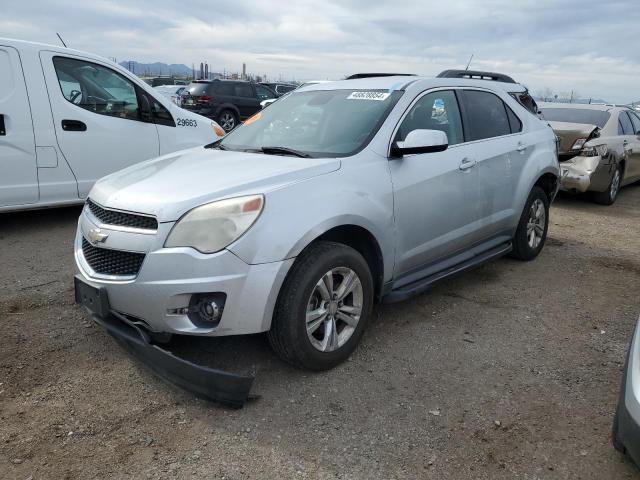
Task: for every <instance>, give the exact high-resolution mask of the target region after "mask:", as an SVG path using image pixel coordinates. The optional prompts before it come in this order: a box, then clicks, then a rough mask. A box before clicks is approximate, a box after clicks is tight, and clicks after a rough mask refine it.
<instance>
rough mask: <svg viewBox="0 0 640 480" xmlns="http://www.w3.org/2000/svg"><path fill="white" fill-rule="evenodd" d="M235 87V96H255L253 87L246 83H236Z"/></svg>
mask: <svg viewBox="0 0 640 480" xmlns="http://www.w3.org/2000/svg"><path fill="white" fill-rule="evenodd" d="M235 88H236V96H238V97H249V98H255V95H254V93H253V89H252V88H251V85H249V84H248V83H236V84H235Z"/></svg>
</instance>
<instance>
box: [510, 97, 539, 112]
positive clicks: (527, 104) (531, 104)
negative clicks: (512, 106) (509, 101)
mask: <svg viewBox="0 0 640 480" xmlns="http://www.w3.org/2000/svg"><path fill="white" fill-rule="evenodd" d="M509 95H511V96H512V97H513V98H515V99H516V101H517V102H518V103H519V104H520V105H522V106H523V107H524V108H526V109H527V110H529V111H530V112H531V113H533V114H534V115H536V116H537V115H538V110H539V108H538V104H537V103H536V101H535V100H534V99H533V97H532V96H531V95H530V94H529V92H524V93H518V92H514V93H510V94H509Z"/></svg>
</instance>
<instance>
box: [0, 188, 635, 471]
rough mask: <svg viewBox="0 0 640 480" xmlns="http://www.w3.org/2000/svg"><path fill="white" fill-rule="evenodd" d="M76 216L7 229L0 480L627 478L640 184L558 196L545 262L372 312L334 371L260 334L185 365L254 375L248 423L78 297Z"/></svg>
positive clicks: (202, 345) (209, 348)
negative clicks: (166, 373) (163, 374)
mask: <svg viewBox="0 0 640 480" xmlns="http://www.w3.org/2000/svg"><path fill="white" fill-rule="evenodd" d="M79 211H80V210H79V209H78V208H71V209H59V210H50V211H40V212H32V213H20V214H9V215H6V214H5V215H2V216H0V245H1V246H2V248H1V249H0V322H1V325H2V330H3V332H2V335H0V478H1V479H19V480H24V479H28V478H32V479H63V478H73V479H75V478H81V479H92V478H100V479H104V478H114V479H139V478H142V479H144V478H179V479H186V478H203V479H205V478H206V479H213V478H216V479H217V478H220V479H222V478H226V479H244V478H260V479H262V478H274V479H281V478H321V479H325V478H340V479H350V478H354V479H355V478H363V479H365V478H366V479H373V478H384V479H387V478H407V479H409V478H433V479H565V478H592V479H619V478H635V477H637V476H639V475H638V470H637V469H636V468H635V467H634V466H633V465H632V464H631V463H630V462H629V461H628V460H626V459H625V458H623V457H622V456H621V455H619V454H618V452H616V451H615V450H614V449H613V447H612V446H611V442H610V438H609V435H610V428H611V420H612V416H613V412H614V408H615V403H616V400H617V395H618V388H619V382H620V376H621V368H622V362H623V360H624V355H625V351H626V348H627V345H628V342H629V340H630V335H631V333H632V329H633V325H634V323H635V321H636V320H637V318H638V314H639V313H640V258H639V256H638V252H640V187H638V186H633V187H628V188H626V189H624V190H623V191H622V192H621V195H620V198H619V200H618V202H617V203H616V204H615V205H614V206H612V207H603V206H598V205H594V204H591V203H589V202H587V201H586V200H585V199H584V198H581V197H568V196H564V197H561V198H559V199H558V200H557V201H556V203H555V204H554V206H553V208H552V214H551V227H550V234H549V235H550V236H549V240H548V243H547V245H546V247H545V249H544V251H543V252H542V254H541V256H540V257H539V258H538V259H537V260H536V261H534V262H530V263H520V262H517V261H514V260H510V259H501V260H498V261H496V262H494V263H491V264H488V265H486V266H484V267H481V268H479V269H476V270H473V271H471V272H467V273H465V274H464V275H461V276H458V277H456V278H453V279H450V280H447V281H445V282H443V283H441V284H439V285H438V286H436V287H435V288H434V289H432V290H431V291H429V292H427V293H425V294H423V295H420V296H418V297H416V298H413V299H411V300H409V301H406V302H404V303H399V304H392V305H383V306H378V307H377V308H376V309H375V317H376V318H375V321H374V322H373V324H372V325H371V326H370V328H369V330H368V332H367V333H366V334H365V337H364V339H363V341H362V344H361V345H360V347H359V348H358V350H357V351H356V353H355V354H354V355H353V356H352V358H351V359H350V361H348V362H346V363H345V364H344V365H342V366H340V367H339V368H336V369H334V370H333V371H329V372H324V373H317V374H310V373H307V372H302V371H298V370H295V369H292V368H290V367H288V366H286V365H285V364H283V363H282V362H280V361H279V360H278V359H277V358H276V357H275V356H274V355H273V354H272V353H271V351H270V350H269V347H268V344H267V341H266V339H265V338H264V336H261V335H256V336H252V337H247V338H230V339H213V340H197V341H194V342H193V343H189V344H187V345H185V342H181V343H180V345H178V346H177V347H176V348H179V349H180V348H181V349H183V350H184V349H186V347H187V346H192V348H191V354H192V355H195V356H197V357H199V358H200V359H205V360H206V361H209V360H211V361H212V362H213V363H217V364H221V363H222V364H225V363H226V364H228V365H229V364H230V365H232V366H234V365H237V366H238V368H255V369H256V370H257V371H258V374H257V379H256V382H255V384H254V392H255V393H256V394H259V395H260V398H259V399H257V400H254V401H252V402H250V403H249V404H247V405H246V406H245V408H244V409H241V410H229V409H225V408H222V407H219V406H216V405H212V404H210V403H207V402H204V401H201V400H197V399H195V398H193V397H192V396H191V395H189V394H188V393H185V392H183V391H181V390H179V389H176V388H174V387H171V386H168V385H166V384H164V383H162V382H161V381H159V380H158V379H157V378H156V377H154V376H153V375H152V374H150V373H149V372H148V371H147V370H146V369H144V368H143V367H141V366H140V365H138V364H137V363H136V362H134V361H133V360H132V359H131V358H130V357H129V356H128V355H127V354H126V353H124V352H123V351H122V350H121V348H120V347H119V346H118V345H117V344H116V343H115V342H114V340H113V339H112V338H111V337H110V336H109V335H107V334H106V333H105V332H104V331H103V329H102V328H100V327H99V326H97V325H95V324H94V323H93V322H92V321H91V320H90V319H89V317H88V315H87V314H86V313H85V312H84V311H83V310H82V309H81V308H79V307H77V306H75V305H74V303H73V291H72V288H73V282H72V278H73V271H74V266H73V259H72V243H73V236H74V231H75V227H76V219H77V216H78V214H79Z"/></svg>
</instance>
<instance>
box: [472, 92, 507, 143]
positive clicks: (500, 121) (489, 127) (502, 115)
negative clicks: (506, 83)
mask: <svg viewBox="0 0 640 480" xmlns="http://www.w3.org/2000/svg"><path fill="white" fill-rule="evenodd" d="M463 98H464V100H463V102H464V109H465V114H466V115H465V116H466V120H467V124H468V125H467V127H468V135H469V139H468V140H482V139H484V138H492V137H500V136H502V135H509V134H510V133H511V127H510V126H509V119H508V117H507V111H506V109H505V106H506V105H505V104H504V102H503V101H502V100H501V99H500V97H498V96H497V95H494V94H493V93H489V92H482V91H479V90H465V91H464V97H463Z"/></svg>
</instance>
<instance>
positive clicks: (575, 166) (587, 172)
mask: <svg viewBox="0 0 640 480" xmlns="http://www.w3.org/2000/svg"><path fill="white" fill-rule="evenodd" d="M560 177H561V189H562V190H565V191H575V192H580V193H584V192H586V191H602V190H606V188H607V186H608V184H609V183H608V182H609V181H610V178H609V177H610V165H609V164H607V163H605V160H604V159H603V158H602V157H600V156H596V157H580V156H578V157H574V158H572V159H570V160H566V161H564V162H560Z"/></svg>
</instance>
